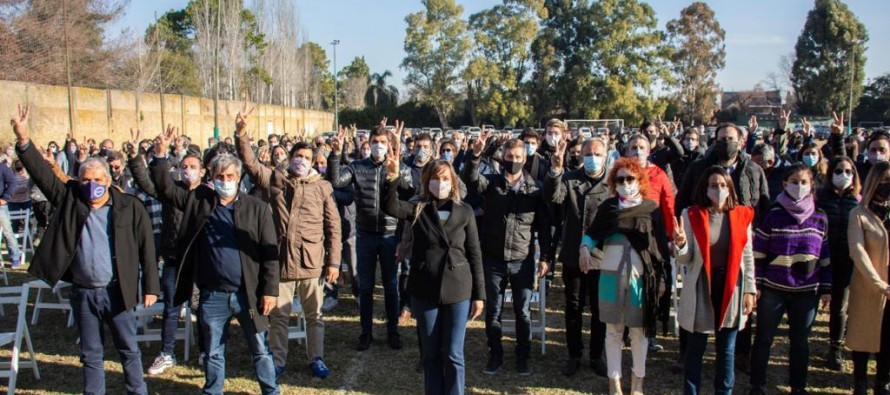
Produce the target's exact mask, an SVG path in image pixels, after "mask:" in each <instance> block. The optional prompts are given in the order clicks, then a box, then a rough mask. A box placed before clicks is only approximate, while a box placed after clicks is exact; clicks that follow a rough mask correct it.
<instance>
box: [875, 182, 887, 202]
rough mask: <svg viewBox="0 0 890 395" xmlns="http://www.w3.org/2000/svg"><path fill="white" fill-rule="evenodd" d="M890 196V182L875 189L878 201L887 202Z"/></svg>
mask: <svg viewBox="0 0 890 395" xmlns="http://www.w3.org/2000/svg"><path fill="white" fill-rule="evenodd" d="M888 198H890V184H880V185H878V189H877V190H875V200H876V201H878V202H886V201H887V199H888Z"/></svg>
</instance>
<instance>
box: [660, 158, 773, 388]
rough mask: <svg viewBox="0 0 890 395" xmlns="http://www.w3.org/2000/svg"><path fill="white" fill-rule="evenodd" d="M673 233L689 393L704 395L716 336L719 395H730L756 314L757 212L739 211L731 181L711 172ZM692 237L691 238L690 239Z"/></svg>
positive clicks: (719, 172) (719, 171)
mask: <svg viewBox="0 0 890 395" xmlns="http://www.w3.org/2000/svg"><path fill="white" fill-rule="evenodd" d="M693 199H694V200H693V201H694V205H693V206H691V207H689V208H687V209H686V210H684V211H683V215H682V217H681V218H680V223H679V224H677V226H675V227H674V229H675V231H674V242H675V254H676V256H677V262H678V263H679V264H682V265H684V266H685V267H686V275H685V276H684V282H683V292H682V293H681V294H680V308H679V311H678V314H677V316H678V317H679V320H680V326H681V327H682V328H683V329H684V330H686V331H687V332H689V336H688V340H687V345H686V355H685V360H684V376H685V384H684V393H685V394H698V393H699V392H701V366H702V356H703V355H704V353H705V348H706V347H707V344H708V336H709V335H715V336H716V353H717V363H716V366H715V367H716V372H715V374H714V393H715V394H731V393H732V387H733V384H734V381H735V374H734V366H733V365H734V359H735V358H734V354H735V338H736V334H737V333H738V330H739V328H742V327H744V325H745V319H746V316H747V315H748V314H750V313H751V311H752V310H753V309H754V301H755V295H756V289H755V283H754V257H753V253H752V239H753V237H752V230H751V222H752V220H753V219H754V210H753V209H752V208H750V207H746V206H740V205H738V201H739V200H738V196H737V195H736V192H735V188H734V187H733V183H732V177H730V175H729V174H728V173H727V172H726V170H724V169H723V168H722V167H719V166H714V167H711V168H709V169H708V170H707V171H706V172H705V174H704V177H702V178H701V181H699V183H698V186H697V187H696V189H695V194H694V195H693ZM687 235H689V237H688V238H687Z"/></svg>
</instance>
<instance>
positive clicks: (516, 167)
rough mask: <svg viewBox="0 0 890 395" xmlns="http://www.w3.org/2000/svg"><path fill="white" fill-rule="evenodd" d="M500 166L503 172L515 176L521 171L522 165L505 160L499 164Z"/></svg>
mask: <svg viewBox="0 0 890 395" xmlns="http://www.w3.org/2000/svg"><path fill="white" fill-rule="evenodd" d="M501 165H503V167H504V171H506V172H507V173H508V174H511V175H513V174H517V173H519V172H521V171H522V163H520V162H513V161H510V160H505V161H503V162H502V163H501Z"/></svg>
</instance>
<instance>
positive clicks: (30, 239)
mask: <svg viewBox="0 0 890 395" xmlns="http://www.w3.org/2000/svg"><path fill="white" fill-rule="evenodd" d="M9 219H10V221H11V222H12V223H13V224H18V223H23V224H24V226H23V228H22V231H21V232H16V231H13V235H14V236H15V240H4V242H6V243H16V244H17V245H18V247H19V250H21V251H22V262H26V261H27V259H28V254H33V253H34V233H35V232H36V229H33V228H32V227H31V209H23V210H12V211H10V212H9ZM16 228H18V227H16ZM0 239H3V235H2V234H0ZM4 255H5V256H6V260H8V261H10V262H11V261H12V257H11V256H9V248H3V249H2V254H0V276H2V277H3V285H9V277H8V276H7V274H6V265H4V264H3V261H2V257H3V256H4Z"/></svg>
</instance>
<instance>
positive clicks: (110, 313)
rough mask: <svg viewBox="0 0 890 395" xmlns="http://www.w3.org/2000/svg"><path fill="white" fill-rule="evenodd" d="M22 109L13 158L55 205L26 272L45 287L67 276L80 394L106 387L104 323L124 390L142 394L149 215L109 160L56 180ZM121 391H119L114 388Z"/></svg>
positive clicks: (150, 281)
mask: <svg viewBox="0 0 890 395" xmlns="http://www.w3.org/2000/svg"><path fill="white" fill-rule="evenodd" d="M28 113H29V109H28V108H27V107H25V108H24V109H22V108H21V106H19V113H18V115H17V116H15V117H13V119H12V122H11V123H12V125H13V131H14V132H15V135H16V137H17V138H18V144H17V145H16V148H17V151H18V155H19V158H20V159H21V161H22V163H23V164H24V166H25V169H27V170H28V174H30V175H31V178H32V179H33V180H34V183H35V184H36V185H37V187H38V188H40V190H41V191H42V192H43V194H44V195H45V196H46V198H47V200H48V201H49V202H50V203H51V204H52V205H53V206H54V207H56V214H55V215H54V216H53V218H52V221H51V222H50V224H49V226H48V227H47V230H46V233H45V234H44V237H43V241H42V242H41V243H40V246H39V247H37V252H36V253H35V255H34V258H33V260H32V261H31V267H30V268H29V269H28V271H29V273H31V274H32V275H34V276H36V277H37V278H40V279H42V280H43V281H45V282H46V283H47V284H49V285H50V286H55V285H56V283H58V282H59V280H64V281H68V282H71V283H72V284H73V286H72V290H71V306H72V308H73V314H74V321H75V323H77V329H78V332H79V335H80V350H81V355H80V360H81V362H82V363H83V376H84V390H83V392H84V393H90V394H102V393H105V368H104V366H103V365H104V354H105V345H104V329H103V324H106V325H108V327H109V329H110V330H111V336H112V337H113V339H114V345H115V347H116V348H117V351H118V354H119V355H120V356H121V365H123V370H124V381H125V383H126V392H127V393H128V394H147V393H148V389H147V388H146V385H145V381H144V380H143V378H142V353H141V352H140V351H139V346H138V344H137V343H136V318H135V316H134V315H133V311H132V310H133V308H134V307H135V305H136V303H137V300H138V298H139V291H138V281H139V268H140V264H141V268H142V281H143V284H142V287H143V290H144V294H145V296H144V297H143V305H144V306H145V307H150V306H151V305H152V304H154V303H155V301H157V299H158V294H160V290H159V289H158V288H159V286H158V266H157V262H156V261H155V256H154V254H155V249H154V237H153V235H152V229H151V220H150V219H149V217H148V213H147V212H146V211H145V207H144V206H143V205H142V202H140V201H139V200H138V199H136V198H134V197H132V196H127V195H125V194H123V193H121V192H120V191H118V190H117V189H116V188H111V187H110V186H111V175H110V172H109V170H108V164H107V163H105V161H104V160H102V159H99V158H89V159H87V160H86V161H84V162H83V163H82V164H81V165H80V168H79V170H78V171H79V179H77V180H73V179H72V180H69V181H68V182H66V183H63V182H62V181H61V180H59V179H58V178H57V177H56V176H55V174H54V173H53V171H52V168H51V167H50V165H49V164H47V163H46V161H45V160H44V158H43V157H42V156H41V154H40V153H39V152H38V150H37V148H36V147H35V146H34V144H32V143H31V140H30V139H29V136H28V131H27V130H28V127H27V122H28ZM113 392H123V391H113Z"/></svg>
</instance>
